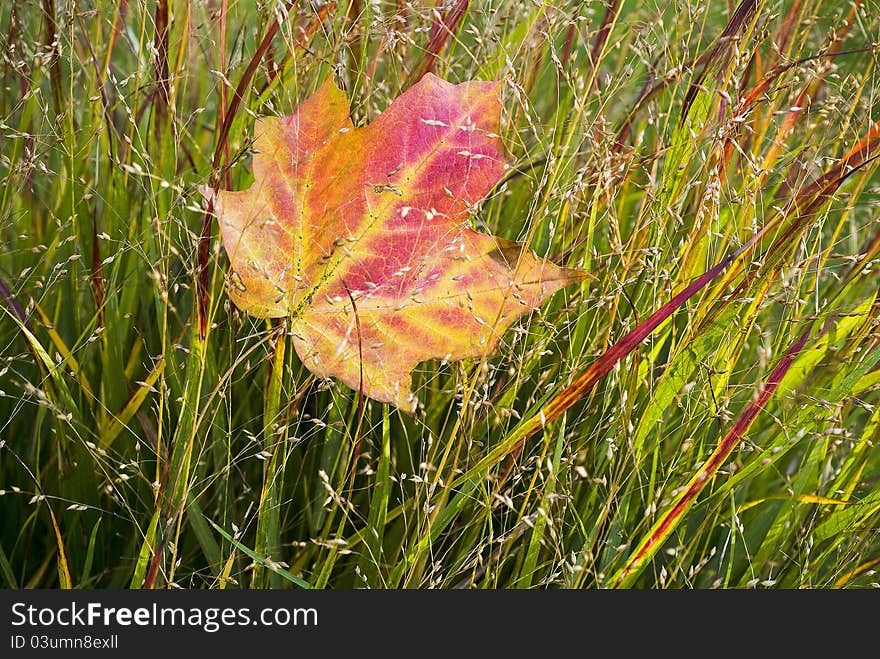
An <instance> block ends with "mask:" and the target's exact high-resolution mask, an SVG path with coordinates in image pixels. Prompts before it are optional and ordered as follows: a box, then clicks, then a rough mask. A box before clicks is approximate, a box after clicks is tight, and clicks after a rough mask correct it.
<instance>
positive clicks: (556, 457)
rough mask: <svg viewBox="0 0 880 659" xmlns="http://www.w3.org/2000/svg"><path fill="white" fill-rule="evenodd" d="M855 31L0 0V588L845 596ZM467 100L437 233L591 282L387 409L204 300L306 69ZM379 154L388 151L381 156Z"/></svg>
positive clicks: (868, 537) (827, 3)
mask: <svg viewBox="0 0 880 659" xmlns="http://www.w3.org/2000/svg"><path fill="white" fill-rule="evenodd" d="M878 51H880V4H878V3H877V2H876V0H869V1H865V2H859V1H853V2H844V1H843V0H764V1H762V0H742V1H741V2H738V3H737V2H734V1H729V2H723V1H719V2H711V3H710V2H699V1H697V0H649V1H648V2H642V1H640V0H639V1H637V0H624V1H619V0H605V1H604V2H598V1H594V2H583V1H581V0H560V1H554V2H549V1H545V0H471V2H467V0H438V1H437V2H436V3H435V2H433V1H426V2H415V1H412V2H403V1H393V0H350V1H349V2H345V1H344V0H343V1H340V2H338V3H334V2H328V3H318V2H306V1H305V0H300V1H296V0H290V1H282V0H263V1H260V2H246V1H244V0H151V1H147V0H41V1H40V2H37V1H33V2H21V1H18V0H13V1H11V2H4V3H2V4H0V55H2V63H0V80H2V87H0V145H2V148H0V176H2V183H3V184H2V189H0V241H2V242H0V312H2V313H0V585H2V586H3V587H6V588H34V587H39V588H126V587H134V588H142V587H147V588H266V587H272V588H300V587H312V588H613V587H635V588H746V587H764V588H802V587H803V588H832V587H834V588H837V587H847V588H849V587H854V588H858V587H877V585H878V581H880V579H878V577H877V573H876V570H877V569H878V566H880V447H878V446H877V443H878V440H880V296H878V288H880V286H878V283H880V276H878V273H880V178H878V174H877V163H878V161H877V160H876V158H877V156H878V155H880V124H878V123H876V122H877V120H878V119H880V116H878V109H880V105H878V102H880V98H878V95H880V76H878V71H877V69H876V66H877V65H878V54H880V52H878ZM428 71H432V72H434V73H435V74H437V75H438V76H440V77H441V78H444V79H446V80H449V81H451V82H456V83H457V82H464V81H468V80H500V81H501V82H502V85H501V90H502V107H503V113H502V133H503V134H502V138H503V140H504V142H505V144H506V145H507V148H508V151H509V154H510V155H509V157H510V159H511V162H512V163H513V167H512V168H511V169H510V171H509V172H508V174H507V176H506V177H505V178H504V180H503V181H502V183H501V184H500V185H499V186H498V187H496V188H495V189H494V190H493V192H492V193H491V194H490V196H489V198H488V199H487V200H486V202H485V203H484V204H483V205H482V206H481V207H480V208H479V210H478V211H477V212H475V214H474V215H473V217H472V218H471V222H472V226H473V227H474V228H477V229H478V230H480V231H483V232H488V233H492V234H494V235H497V236H499V237H501V238H506V239H516V240H521V241H527V242H528V243H529V245H530V247H531V248H532V249H533V250H534V251H535V252H536V253H537V254H538V255H540V256H542V257H545V258H547V259H550V260H552V261H553V262H555V263H557V264H559V265H565V266H568V267H573V268H582V269H585V270H587V271H588V272H589V273H591V274H592V276H593V278H592V279H588V280H585V281H584V282H582V283H580V284H577V285H574V286H569V287H567V288H565V289H564V290H562V291H560V292H558V293H556V294H555V295H553V296H552V297H551V298H550V299H549V300H548V301H547V302H545V303H544V304H543V305H542V306H541V307H540V309H539V310H537V311H536V312H534V313H532V314H529V315H527V316H526V317H524V318H523V319H522V320H520V321H519V322H517V323H516V324H515V325H514V326H513V327H512V328H511V329H510V330H508V331H507V332H506V333H505V335H504V340H503V342H502V345H501V346H500V348H499V350H498V353H497V354H496V355H493V356H491V357H489V358H487V359H474V360H465V361H450V362H448V363H444V362H440V361H429V362H425V363H423V364H421V365H420V366H419V367H418V369H417V370H416V373H415V377H414V389H415V391H416V393H417V395H418V398H419V400H420V405H419V408H418V409H417V410H416V412H415V413H414V414H408V413H404V412H401V411H400V410H398V409H397V408H395V407H393V406H389V405H387V404H381V403H377V402H374V401H371V400H369V399H366V398H363V397H361V396H359V395H358V393H357V392H355V391H352V390H351V389H349V388H347V387H346V386H344V385H342V384H340V383H339V382H338V381H335V380H322V379H319V378H316V377H314V376H313V375H312V374H311V373H310V372H309V371H308V370H307V369H306V368H305V367H304V366H303V364H302V363H300V361H299V359H298V358H297V356H296V353H295V351H294V350H293V348H292V344H291V337H290V335H289V332H288V331H287V324H286V322H285V321H284V320H283V319H280V320H275V321H266V320H260V319H257V318H253V317H251V316H249V315H247V314H244V313H242V312H241V311H239V310H238V309H237V308H236V307H235V306H234V305H233V304H232V303H231V302H230V300H229V299H228V296H227V290H226V286H227V281H226V276H227V272H228V267H229V262H228V259H227V255H226V252H225V251H224V250H223V249H222V248H221V245H220V238H219V232H218V227H217V222H216V218H214V216H213V214H212V213H211V212H209V209H207V208H206V207H205V206H206V204H205V201H204V200H203V197H202V195H201V194H199V192H198V188H199V186H201V185H206V184H207V185H212V186H215V187H218V188H222V189H232V190H240V189H243V188H246V187H247V186H248V185H249V184H250V182H251V181H252V179H253V173H252V169H251V161H252V155H253V139H254V125H255V119H256V118H257V117H261V116H282V115H287V114H290V113H291V112H292V111H293V110H294V109H295V108H296V107H297V105H298V104H299V103H301V102H302V101H303V100H305V99H306V98H307V97H308V96H309V95H310V94H311V93H313V92H314V91H315V90H316V89H318V88H319V86H320V85H321V83H322V82H324V81H325V80H326V79H328V78H332V79H333V80H335V82H336V83H337V84H338V85H339V86H340V87H341V88H343V89H344V90H345V91H346V92H347V94H348V95H349V97H350V98H351V108H352V119H353V121H354V123H355V125H357V126H362V125H365V124H366V123H367V122H369V121H371V120H373V119H374V118H375V117H376V116H377V115H378V114H379V113H380V112H382V111H383V109H384V108H386V107H387V106H388V105H389V103H390V102H391V101H392V100H393V99H394V98H396V97H397V96H398V95H399V94H400V93H401V92H402V91H403V90H405V89H407V88H408V87H410V86H411V85H412V84H414V83H415V82H416V81H417V80H419V79H420V77H421V76H422V75H423V74H424V73H426V72H428ZM389 139H392V137H389Z"/></svg>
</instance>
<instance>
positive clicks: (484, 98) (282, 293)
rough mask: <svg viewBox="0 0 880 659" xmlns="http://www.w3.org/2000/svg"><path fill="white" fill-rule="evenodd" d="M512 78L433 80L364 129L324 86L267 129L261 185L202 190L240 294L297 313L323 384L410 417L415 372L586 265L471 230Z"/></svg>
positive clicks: (297, 333) (302, 347)
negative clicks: (504, 83) (327, 381)
mask: <svg viewBox="0 0 880 659" xmlns="http://www.w3.org/2000/svg"><path fill="white" fill-rule="evenodd" d="M500 114H501V103H500V84H499V83H498V82H467V83H463V84H459V85H453V84H451V83H448V82H446V81H444V80H441V79H440V78H438V77H436V76H434V75H433V74H428V75H425V76H424V77H423V78H422V79H421V80H420V81H419V82H418V83H417V84H416V85H414V86H413V87H411V88H410V89H409V90H407V91H406V92H405V93H404V94H402V95H401V96H399V97H398V98H397V99H396V100H395V101H394V102H393V103H392V104H391V105H390V106H389V107H388V109H386V110H385V111H384V112H383V113H382V114H381V115H379V116H378V117H377V118H376V119H375V121H373V122H372V123H370V124H369V125H367V126H365V127H363V128H355V127H354V126H353V124H352V122H351V119H350V118H349V105H348V99H347V98H346V96H345V93H344V92H342V91H341V90H340V89H338V88H337V87H336V86H335V85H333V83H332V82H330V81H328V82H326V83H324V85H323V86H322V87H321V88H320V89H319V90H318V91H317V92H316V93H315V94H314V95H313V96H311V97H310V98H309V99H308V100H306V101H305V102H304V103H303V104H302V105H300V106H299V108H298V109H297V110H296V111H295V112H294V114H292V115H290V116H287V117H281V118H265V119H262V120H259V121H258V122H257V125H256V130H255V133H256V143H255V151H256V155H255V156H254V161H253V169H254V183H253V185H252V186H251V187H250V188H248V189H247V190H242V191H239V192H231V191H216V190H213V189H210V188H202V193H203V194H204V195H205V197H206V198H207V199H209V201H210V202H212V204H213V208H214V212H215V214H216V216H217V218H218V220H219V224H220V230H221V235H222V240H223V245H224V247H225V249H226V252H227V254H228V255H229V259H230V262H231V271H230V275H229V285H228V290H229V296H230V298H231V299H232V301H233V302H234V303H235V304H236V306H238V307H239V308H240V309H242V310H243V311H246V312H247V313H249V314H251V315H253V316H256V317H259V318H281V317H287V318H289V320H290V328H291V333H292V335H293V343H294V346H295V348H296V351H297V353H298V355H299V357H300V359H301V360H302V362H303V364H305V366H306V367H307V368H309V370H311V371H312V372H313V373H315V374H316V375H318V376H320V377H325V378H326V377H330V376H334V377H337V378H339V379H340V380H341V381H342V382H344V383H345V384H346V385H348V386H349V387H351V388H353V389H360V390H361V391H362V392H363V393H364V394H365V395H367V396H369V397H371V398H373V399H375V400H378V401H382V402H389V403H392V404H394V405H396V406H398V407H399V408H401V409H404V410H408V411H413V410H414V409H415V407H416V403H417V400H416V398H415V396H414V395H413V393H412V391H411V372H412V370H413V368H414V367H415V366H416V365H417V364H418V363H419V362H422V361H425V360H427V359H432V358H436V359H444V358H445V359H451V360H456V359H465V358H473V357H481V356H484V355H489V354H491V353H492V352H493V351H494V350H495V348H496V347H497V345H498V343H499V341H500V339H501V335H502V334H503V332H504V331H505V330H506V329H507V328H508V327H509V326H510V325H511V323H513V322H514V320H516V319H517V318H518V317H520V316H521V315H523V314H524V313H527V312H529V311H531V310H533V309H535V308H536V307H537V306H538V305H540V304H541V302H542V301H543V300H544V299H545V298H546V297H548V296H549V295H551V294H552V293H553V292H555V291H557V290H559V289H560V288H562V287H563V286H566V285H567V284H570V283H572V282H576V281H580V280H581V279H583V278H584V277H585V273H583V272H581V271H577V270H571V269H567V268H561V267H558V266H556V265H554V264H552V263H550V262H548V261H546V260H544V259H541V258H538V257H536V256H534V255H532V254H531V253H530V252H529V251H528V249H527V247H526V245H524V244H522V243H517V242H512V241H508V240H504V239H501V238H497V237H493V236H490V235H488V234H483V233H478V232H476V231H473V230H472V229H471V228H470V227H469V222H468V218H469V216H470V215H471V214H473V212H474V211H475V205H476V204H478V203H479V202H480V201H481V200H482V199H483V198H484V197H485V196H486V194H487V193H488V192H489V191H490V190H491V189H492V188H493V187H494V186H495V185H496V184H497V183H498V181H499V180H500V179H501V177H502V176H503V174H504V172H505V171H506V169H507V164H506V162H505V150H504V145H503V144H502V142H501V138H500V136H499V132H500Z"/></svg>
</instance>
